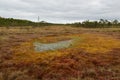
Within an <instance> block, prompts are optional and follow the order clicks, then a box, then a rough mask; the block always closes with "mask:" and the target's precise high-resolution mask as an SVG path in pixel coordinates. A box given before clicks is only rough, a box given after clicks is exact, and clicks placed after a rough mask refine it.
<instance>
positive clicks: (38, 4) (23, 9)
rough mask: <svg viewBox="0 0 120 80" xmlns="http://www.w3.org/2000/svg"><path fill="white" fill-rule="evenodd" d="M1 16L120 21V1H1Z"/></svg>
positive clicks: (54, 19) (53, 20)
mask: <svg viewBox="0 0 120 80" xmlns="http://www.w3.org/2000/svg"><path fill="white" fill-rule="evenodd" d="M0 16H2V17H11V18H18V19H28V20H32V21H37V16H39V17H40V20H44V21H48V22H62V23H66V22H75V21H81V20H88V19H89V20H99V19H101V18H103V19H110V20H113V19H118V20H120V0H0Z"/></svg>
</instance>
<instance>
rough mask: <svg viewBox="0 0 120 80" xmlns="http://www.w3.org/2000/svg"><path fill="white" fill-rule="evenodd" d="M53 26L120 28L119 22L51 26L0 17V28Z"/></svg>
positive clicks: (102, 21)
mask: <svg viewBox="0 0 120 80" xmlns="http://www.w3.org/2000/svg"><path fill="white" fill-rule="evenodd" d="M53 25H64V26H68V25H69V26H73V27H84V28H111V27H120V22H119V21H118V20H113V21H109V20H104V19H100V20H99V21H89V20H86V21H83V22H76V23H71V24H55V23H54V24H53V23H48V22H45V21H40V22H32V21H29V20H21V19H13V18H3V17H0V27H14V26H20V27H23V26H33V27H42V26H53Z"/></svg>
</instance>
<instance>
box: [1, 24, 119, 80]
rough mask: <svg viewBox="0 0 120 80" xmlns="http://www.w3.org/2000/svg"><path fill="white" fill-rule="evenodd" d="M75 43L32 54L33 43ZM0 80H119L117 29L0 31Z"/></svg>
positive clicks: (25, 29)
mask: <svg viewBox="0 0 120 80" xmlns="http://www.w3.org/2000/svg"><path fill="white" fill-rule="evenodd" d="M70 39H75V40H76V41H75V42H74V44H73V45H71V47H69V48H67V49H61V50H55V51H45V52H35V51H34V46H33V42H35V41H40V42H43V43H53V42H58V41H64V40H70ZM0 80H120V29H119V28H110V29H105V28H104V29H84V28H73V27H64V26H63V27H61V26H60V27H59V26H58V27H55V26H54V27H42V28H30V27H29V28H17V27H15V28H9V29H7V28H0Z"/></svg>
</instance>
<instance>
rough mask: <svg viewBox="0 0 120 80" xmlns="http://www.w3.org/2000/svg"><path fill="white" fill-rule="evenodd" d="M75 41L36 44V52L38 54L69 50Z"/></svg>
mask: <svg viewBox="0 0 120 80" xmlns="http://www.w3.org/2000/svg"><path fill="white" fill-rule="evenodd" d="M72 43H73V40H66V41H59V42H56V43H48V44H47V43H40V42H34V44H33V45H34V50H35V51H37V52H43V51H52V50H58V49H64V48H68V47H70V46H71V45H72Z"/></svg>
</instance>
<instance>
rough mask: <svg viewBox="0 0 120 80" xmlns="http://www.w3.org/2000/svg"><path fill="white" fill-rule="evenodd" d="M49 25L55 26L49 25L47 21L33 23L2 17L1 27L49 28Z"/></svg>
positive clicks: (0, 20) (0, 18)
mask: <svg viewBox="0 0 120 80" xmlns="http://www.w3.org/2000/svg"><path fill="white" fill-rule="evenodd" d="M48 25H53V24H52V23H47V22H45V21H41V22H32V21H29V20H21V19H13V18H3V17H0V27H4V26H6V27H7V26H8V27H14V26H48Z"/></svg>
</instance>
